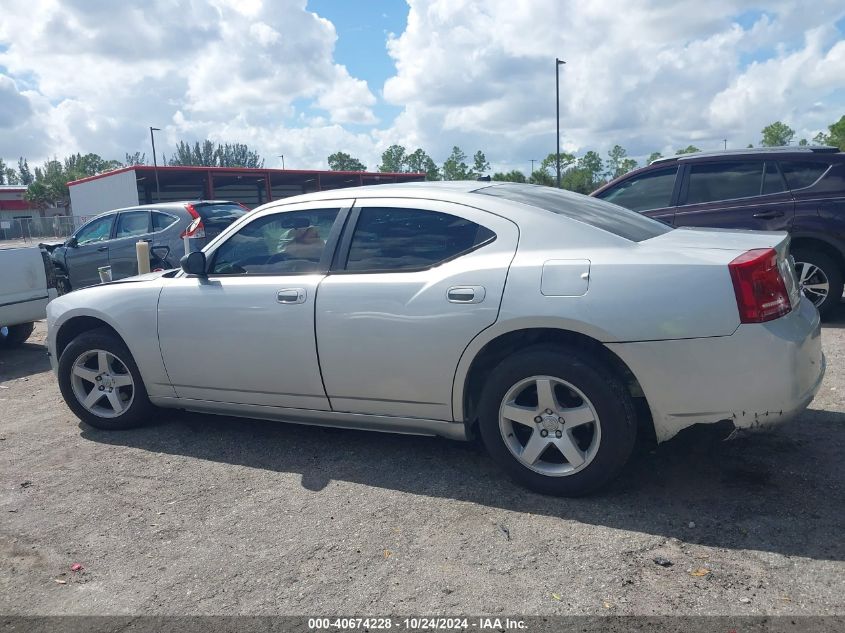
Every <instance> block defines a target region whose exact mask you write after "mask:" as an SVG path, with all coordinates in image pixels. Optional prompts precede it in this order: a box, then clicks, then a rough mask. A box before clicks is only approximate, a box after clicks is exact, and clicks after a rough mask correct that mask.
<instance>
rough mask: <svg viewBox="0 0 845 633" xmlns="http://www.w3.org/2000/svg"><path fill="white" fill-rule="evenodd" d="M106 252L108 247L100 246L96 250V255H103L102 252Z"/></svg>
mask: <svg viewBox="0 0 845 633" xmlns="http://www.w3.org/2000/svg"><path fill="white" fill-rule="evenodd" d="M107 250H109V247H108V246H101V247H100V248H98V249H97V252H98V253H103V252H105V251H107Z"/></svg>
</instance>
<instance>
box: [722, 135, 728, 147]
mask: <svg viewBox="0 0 845 633" xmlns="http://www.w3.org/2000/svg"><path fill="white" fill-rule="evenodd" d="M722 140H723V141H724V142H725V149H728V139H726V138H723V139H722Z"/></svg>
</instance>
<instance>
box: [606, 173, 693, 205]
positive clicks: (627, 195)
mask: <svg viewBox="0 0 845 633" xmlns="http://www.w3.org/2000/svg"><path fill="white" fill-rule="evenodd" d="M677 173H678V167H677V166H675V167H671V168H669V169H657V170H655V171H651V172H648V173H645V174H642V175H641V176H634V177H633V178H629V179H628V180H626V181H624V182H620V183H619V184H618V185H616V186H615V187H612V188H610V189H608V190H607V191H604V192H602V193H601V194H600V195H599V196H597V197H598V198H601V199H602V200H604V201H606V202H612V203H613V204H618V205H619V206H620V207H625V208H626V209H630V210H631V211H640V212H642V211H651V210H652V209H663V208H665V207H668V206H670V205H671V204H672V190H673V189H674V188H675V175H676V174H677Z"/></svg>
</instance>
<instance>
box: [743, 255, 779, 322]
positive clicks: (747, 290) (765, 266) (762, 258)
mask: <svg viewBox="0 0 845 633" xmlns="http://www.w3.org/2000/svg"><path fill="white" fill-rule="evenodd" d="M728 269H729V270H730V271H731V279H732V280H733V284H734V293H736V305H737V307H738V308H739V320H740V322H742V323H764V322H765V321H771V320H772V319H777V318H778V317H782V316H783V315H784V314H789V311H790V310H792V304H791V303H790V301H789V294H788V293H787V292H786V284H785V283H784V282H783V277H781V273H780V268H779V267H778V254H777V251H776V250H775V249H773V248H757V249H754V250H752V251H748V252H747V253H743V254H742V255H740V256H739V257H737V258H736V259H735V260H733V261H732V262H731V263H730V264H728Z"/></svg>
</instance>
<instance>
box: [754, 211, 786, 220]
mask: <svg viewBox="0 0 845 633" xmlns="http://www.w3.org/2000/svg"><path fill="white" fill-rule="evenodd" d="M783 216H784V213H783V211H760V213H755V214H754V217H755V218H758V219H760V220H771V219H772V218H782V217H783Z"/></svg>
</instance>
